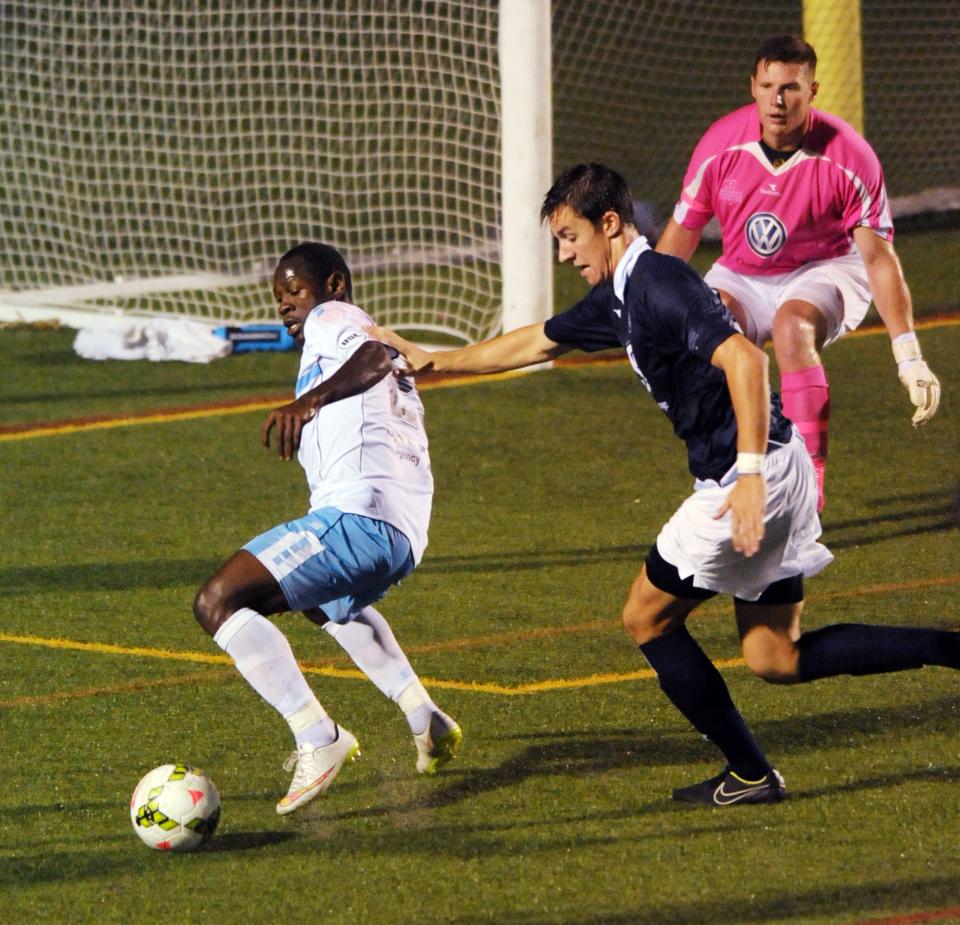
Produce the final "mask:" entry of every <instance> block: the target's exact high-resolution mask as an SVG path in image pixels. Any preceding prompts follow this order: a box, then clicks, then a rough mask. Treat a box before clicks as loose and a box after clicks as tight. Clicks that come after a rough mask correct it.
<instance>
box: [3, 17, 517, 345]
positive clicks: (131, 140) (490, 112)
mask: <svg viewBox="0 0 960 925" xmlns="http://www.w3.org/2000/svg"><path fill="white" fill-rule="evenodd" d="M0 34H2V56H3V57H2V87H3V106H2V107H0V134H2V137H3V139H4V142H3V145H2V146H0V222H2V226H0V235H2V239H0V261H2V268H0V289H2V290H4V291H3V292H2V293H0V301H2V302H6V303H8V304H13V305H24V306H29V305H31V304H33V305H41V304H42V305H48V306H49V305H52V306H57V307H61V308H71V307H72V308H81V307H82V308H87V309H89V308H100V309H102V310H105V311H112V310H122V311H124V312H130V313H134V314H140V313H148V314H175V315H181V314H185V315H189V316H191V317H194V318H198V319H209V320H217V321H223V320H226V321H251V320H263V319H264V318H268V317H270V316H272V314H273V311H274V308H273V304H272V298H271V296H270V293H269V287H268V286H267V285H265V284H266V282H267V280H268V279H269V275H270V273H271V272H272V269H273V266H274V264H275V262H276V259H277V258H278V257H279V256H280V255H281V254H282V253H283V252H284V251H286V250H287V249H288V248H290V247H291V246H293V245H294V244H297V243H299V242H300V241H304V240H322V241H326V242H328V243H331V244H333V245H335V246H336V247H338V248H339V249H340V250H341V251H342V252H343V253H344V255H345V256H346V258H347V260H348V262H349V263H350V265H351V268H352V269H353V270H354V272H355V275H356V286H355V297H356V298H357V300H358V302H359V303H360V304H362V305H363V306H364V308H365V309H366V310H367V311H369V312H370V313H371V314H373V315H374V317H376V318H377V319H378V321H380V322H381V323H384V324H391V325H396V326H404V327H408V328H411V327H412V328H418V329H422V330H427V331H435V332H444V333H447V334H451V335H454V336H458V337H460V338H462V339H477V338H480V337H483V336H485V335H486V334H489V333H490V332H491V331H492V330H493V329H494V328H495V327H496V326H497V323H498V319H499V315H500V281H499V256H500V254H499V227H500V210H499V199H498V195H497V190H498V183H499V176H500V163H499V122H498V112H499V93H500V88H499V82H498V62H497V0H475V2H474V0H456V2H440V0H411V2H404V3H395V4H394V3H383V2H379V0H354V2H350V3H336V4H333V3H315V2H305V0H303V2H291V0H279V2H275V0H274V2H267V0H260V2H249V0H238V2H233V0H216V2H213V3H177V4H156V3H152V2H148V0H87V2H84V3H76V2H75V0H30V2H23V3H17V2H5V3H4V5H3V13H2V16H0Z"/></svg>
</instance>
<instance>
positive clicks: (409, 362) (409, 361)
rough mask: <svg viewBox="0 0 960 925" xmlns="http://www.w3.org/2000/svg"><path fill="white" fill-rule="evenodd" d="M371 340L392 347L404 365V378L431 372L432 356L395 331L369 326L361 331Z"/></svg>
mask: <svg viewBox="0 0 960 925" xmlns="http://www.w3.org/2000/svg"><path fill="white" fill-rule="evenodd" d="M363 330H364V331H365V332H366V333H367V334H368V335H369V336H370V337H371V338H373V339H374V340H378V341H380V343H382V344H386V345H387V346H388V347H393V349H394V350H396V351H397V353H399V354H400V356H402V357H403V360H404V363H406V369H405V370H404V371H403V375H405V376H422V375H423V374H424V373H429V372H431V371H432V370H433V354H431V353H430V352H429V351H427V350H423V349H422V348H421V347H418V346H417V345H416V344H412V343H410V341H408V340H407V339H406V338H403V337H401V336H400V335H399V334H397V332H396V331H391V330H390V329H389V328H381V327H379V326H378V325H375V324H371V325H368V326H367V327H365V328H364V329H363Z"/></svg>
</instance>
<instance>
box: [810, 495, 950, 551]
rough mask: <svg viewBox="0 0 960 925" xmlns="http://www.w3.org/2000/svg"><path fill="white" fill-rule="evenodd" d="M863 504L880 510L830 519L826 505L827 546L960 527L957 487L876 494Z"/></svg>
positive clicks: (862, 543)
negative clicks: (881, 496) (865, 515)
mask: <svg viewBox="0 0 960 925" xmlns="http://www.w3.org/2000/svg"><path fill="white" fill-rule="evenodd" d="M865 506H866V507H868V508H874V509H877V508H881V509H882V510H881V512H880V513H878V514H871V515H869V516H867V517H855V518H851V519H849V520H838V521H833V520H831V519H830V508H829V506H828V507H827V515H826V518H825V520H824V542H825V543H826V544H827V546H829V547H830V548H831V549H847V548H850V547H852V546H870V545H874V544H876V543H882V542H886V541H887V540H893V539H899V538H901V537H906V536H921V535H923V534H926V533H942V532H945V531H948V530H956V529H958V528H960V487H957V488H954V489H952V490H946V491H929V492H915V493H912V494H903V495H893V496H890V497H885V498H877V499H873V500H871V501H867V502H866V505H865ZM851 533H852V535H850V534H851Z"/></svg>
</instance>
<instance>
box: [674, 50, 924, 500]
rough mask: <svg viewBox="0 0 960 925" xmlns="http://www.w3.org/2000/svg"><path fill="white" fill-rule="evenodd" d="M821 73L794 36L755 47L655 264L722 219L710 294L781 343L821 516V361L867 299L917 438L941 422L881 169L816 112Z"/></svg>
mask: <svg viewBox="0 0 960 925" xmlns="http://www.w3.org/2000/svg"><path fill="white" fill-rule="evenodd" d="M816 65H817V56H816V52H815V51H814V50H813V48H812V47H811V46H810V45H808V44H807V43H806V42H804V41H803V40H802V39H800V38H797V37H795V36H778V37H775V38H771V39H768V40H767V41H765V42H764V43H763V44H762V45H761V46H760V48H759V50H758V51H757V55H756V61H755V65H754V73H753V76H752V77H751V79H750V85H751V93H752V95H753V98H754V101H755V102H754V103H752V104H748V105H747V106H743V107H742V108H740V109H737V110H735V111H734V112H732V113H730V114H729V115H726V116H724V117H723V118H721V119H719V120H718V121H717V122H715V123H714V124H713V125H711V126H710V128H709V129H708V130H707V132H706V133H705V134H704V136H703V138H702V139H701V140H700V143H699V144H698V145H697V147H696V149H695V150H694V152H693V156H692V158H691V160H690V165H689V167H688V168H687V173H686V175H685V177H684V181H683V191H682V193H681V197H680V200H679V202H678V203H677V205H676V208H675V209H674V213H673V217H672V218H671V219H670V221H669V223H668V225H667V227H666V228H665V229H664V232H663V234H662V235H661V237H660V240H659V241H658V242H657V250H658V251H660V252H661V253H666V254H672V255H674V256H677V257H681V258H683V259H684V260H688V259H689V258H690V257H691V255H692V254H693V253H694V251H695V250H696V249H697V245H698V244H699V243H700V236H701V233H702V231H703V228H704V226H705V225H706V224H707V222H708V221H709V220H710V219H711V218H712V217H714V216H716V218H717V221H718V222H719V224H720V229H721V232H722V237H723V253H722V255H721V257H720V258H719V259H718V260H717V262H716V263H715V264H714V265H713V266H712V267H711V268H710V270H709V271H708V273H707V274H706V277H705V279H706V282H707V283H708V284H709V285H710V286H711V287H712V288H714V289H716V290H717V291H718V293H719V294H720V298H721V299H722V300H723V302H724V304H725V305H726V306H727V308H728V309H729V311H730V313H731V314H732V315H733V317H734V318H735V319H736V321H737V323H738V324H739V326H740V328H741V329H742V331H743V333H744V334H745V335H746V336H747V337H748V338H749V339H750V340H752V341H753V342H754V343H755V344H758V345H760V346H762V345H763V344H764V343H766V342H767V341H770V340H772V341H773V348H774V353H775V354H776V358H777V364H778V366H779V368H780V385H781V389H780V391H781V395H782V399H783V410H784V412H785V413H786V415H787V416H788V417H789V418H790V419H792V420H793V422H794V423H795V424H796V425H797V427H798V429H799V430H800V433H801V434H802V435H803V438H804V440H805V441H806V444H807V449H808V451H809V453H810V455H811V457H812V458H813V463H814V468H815V469H816V472H817V482H818V488H819V502H818V503H819V508H820V509H821V510H822V508H823V476H824V467H825V463H826V457H827V429H828V423H829V418H830V391H829V385H828V383H827V377H826V374H825V372H824V369H823V364H822V361H821V359H820V351H821V350H822V349H823V348H824V347H826V346H827V345H828V344H831V343H833V341H835V340H837V339H838V338H839V337H842V336H843V335H844V334H846V333H847V332H848V331H852V330H854V329H855V328H856V327H857V326H858V325H859V324H860V322H861V321H863V318H864V316H865V315H866V313H867V309H868V308H869V307H870V301H871V297H872V299H873V301H874V302H875V303H876V306H877V310H878V311H879V313H880V317H881V318H882V319H883V323H884V325H885V326H886V328H887V331H888V333H889V334H890V337H891V340H892V346H893V355H894V358H895V360H896V362H897V370H898V374H899V377H900V381H901V382H902V383H903V385H904V386H905V387H906V389H907V390H908V392H909V393H910V400H911V401H912V402H913V404H914V405H915V408H916V410H915V412H914V415H913V424H914V426H919V425H920V424H923V423H924V422H926V421H928V420H930V418H932V417H933V415H934V414H935V413H936V411H937V406H938V405H939V402H940V383H939V382H938V380H937V377H936V376H935V375H934V374H933V373H932V372H931V370H930V368H929V367H928V366H927V364H926V363H925V362H924V360H923V355H922V353H921V351H920V344H919V342H918V340H917V336H916V334H915V332H914V330H913V310H912V305H911V301H910V291H909V289H908V288H907V284H906V282H905V280H904V277H903V272H902V270H901V267H900V261H899V259H898V258H897V254H896V251H895V250H894V247H893V220H892V218H891V215H890V206H889V203H888V201H887V194H886V190H885V188H884V182H883V171H882V169H881V167H880V162H879V161H878V160H877V156H876V154H875V153H874V152H873V149H872V148H871V147H870V145H869V144H868V143H867V142H866V141H865V140H864V139H863V138H862V137H861V136H860V135H859V134H858V133H857V132H856V131H855V130H854V129H853V128H852V127H851V126H850V125H848V124H847V123H846V122H844V121H843V120H842V119H840V118H838V117H836V116H833V115H830V114H828V113H825V112H822V111H820V110H817V109H814V108H813V107H812V106H811V103H812V102H813V100H814V98H815V97H816V94H817V90H818V84H817V81H816V79H815V74H816Z"/></svg>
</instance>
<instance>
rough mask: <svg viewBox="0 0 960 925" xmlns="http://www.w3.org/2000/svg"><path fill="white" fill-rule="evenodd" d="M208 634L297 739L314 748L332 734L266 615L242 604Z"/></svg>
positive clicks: (331, 726)
mask: <svg viewBox="0 0 960 925" xmlns="http://www.w3.org/2000/svg"><path fill="white" fill-rule="evenodd" d="M213 640H214V642H216V644H217V645H218V646H220V648H221V649H223V651H224V652H226V653H227V655H229V656H230V658H232V659H233V661H234V664H235V665H236V666H237V670H238V671H239V672H240V674H242V675H243V677H244V678H246V680H247V683H248V684H249V685H250V686H251V687H252V688H253V689H254V690H255V691H256V692H257V693H258V694H259V695H260V696H261V697H262V698H263V699H264V700H266V701H267V703H269V704H270V706H272V707H273V708H274V709H275V710H277V711H278V712H279V713H280V715H281V716H283V718H284V719H285V720H286V721H287V723H288V724H289V726H290V729H291V731H292V732H293V734H294V736H295V737H296V740H297V744H298V745H306V746H310V747H313V748H316V747H318V746H321V745H328V744H329V743H330V742H332V741H333V740H334V739H335V738H336V737H337V727H336V724H335V723H334V722H333V720H332V719H330V717H329V716H327V713H326V711H325V710H324V709H323V707H322V706H321V705H320V702H319V701H318V700H317V698H316V697H315V696H314V694H313V691H312V690H310V686H309V685H308V684H307V682H306V679H305V678H304V676H303V673H302V672H301V671H300V667H299V665H297V660H296V659H295V658H294V657H293V650H292V649H291V648H290V643H289V642H287V638H286V636H284V635H283V633H281V632H280V630H278V629H277V627H276V626H274V624H273V623H272V622H271V621H270V620H268V619H267V618H266V617H264V616H261V615H260V614H259V613H257V612H256V611H255V610H250V609H249V608H241V609H240V610H238V611H237V612H236V613H234V614H232V615H231V616H230V617H229V618H228V619H227V620H225V621H224V623H223V624H222V625H221V626H220V629H218V630H217V632H216V634H215V635H214V637H213Z"/></svg>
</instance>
